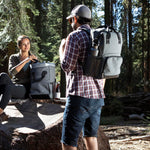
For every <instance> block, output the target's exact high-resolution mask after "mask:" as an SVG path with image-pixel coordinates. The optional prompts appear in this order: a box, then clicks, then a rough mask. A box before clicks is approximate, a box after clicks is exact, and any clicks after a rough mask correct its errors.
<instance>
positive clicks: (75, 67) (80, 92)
mask: <svg viewBox="0 0 150 150" xmlns="http://www.w3.org/2000/svg"><path fill="white" fill-rule="evenodd" d="M82 28H90V26H89V25H81V26H80V27H78V29H77V30H75V31H73V32H71V33H70V34H69V35H68V37H67V39H66V45H65V49H64V53H65V55H64V57H63V59H62V60H61V67H62V69H63V70H64V71H65V73H66V82H67V83H66V86H67V89H66V96H68V95H76V96H81V97H85V98H92V99H99V98H105V95H104V89H103V84H104V82H103V80H102V79H93V77H89V76H85V75H83V69H82V65H81V63H83V62H84V58H85V55H86V51H87V47H88V43H89V36H88V34H87V33H86V32H85V31H83V30H82ZM95 67H96V66H95Z"/></svg>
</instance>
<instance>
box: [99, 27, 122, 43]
mask: <svg viewBox="0 0 150 150" xmlns="http://www.w3.org/2000/svg"><path fill="white" fill-rule="evenodd" d="M98 28H105V29H108V33H109V32H110V31H109V29H111V30H113V31H114V32H115V33H116V34H117V37H118V43H119V44H121V37H120V35H119V33H118V32H117V31H116V30H115V29H114V28H113V27H110V26H107V25H104V26H99V27H98ZM98 28H97V29H98ZM107 43H109V34H108V35H107Z"/></svg>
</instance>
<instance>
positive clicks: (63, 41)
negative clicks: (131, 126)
mask: <svg viewBox="0 0 150 150" xmlns="http://www.w3.org/2000/svg"><path fill="white" fill-rule="evenodd" d="M65 45H66V39H62V40H61V44H60V47H59V57H60V61H62V59H63V58H64V49H65Z"/></svg>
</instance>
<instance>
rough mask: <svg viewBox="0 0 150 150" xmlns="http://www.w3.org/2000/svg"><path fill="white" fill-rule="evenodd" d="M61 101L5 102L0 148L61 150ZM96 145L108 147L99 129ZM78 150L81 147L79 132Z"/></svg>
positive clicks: (108, 148) (6, 149)
mask: <svg viewBox="0 0 150 150" xmlns="http://www.w3.org/2000/svg"><path fill="white" fill-rule="evenodd" d="M64 107H65V106H64V105H60V104H59V105H58V104H52V103H36V102H33V101H26V102H24V103H20V104H19V103H17V104H16V105H8V106H7V107H6V110H5V112H6V113H7V114H8V115H10V119H9V120H8V121H6V122H3V123H2V124H1V125H0V150H1V149H3V150H10V149H13V150H61V142H60V139H61V130H62V120H63V111H64ZM98 143H99V149H101V150H110V146H109V141H108V138H107V137H106V135H105V134H104V132H103V131H102V129H101V128H100V127H99V130H98ZM78 150H85V145H84V142H83V139H82V134H80V137H79V141H78Z"/></svg>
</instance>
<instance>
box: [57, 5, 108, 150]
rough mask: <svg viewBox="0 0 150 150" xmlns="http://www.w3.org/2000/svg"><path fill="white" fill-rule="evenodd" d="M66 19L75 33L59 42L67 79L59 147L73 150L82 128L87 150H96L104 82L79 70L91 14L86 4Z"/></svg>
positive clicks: (87, 39) (82, 59)
mask: <svg viewBox="0 0 150 150" xmlns="http://www.w3.org/2000/svg"><path fill="white" fill-rule="evenodd" d="M67 19H68V20H69V22H70V24H71V26H72V28H73V30H74V31H73V32H71V33H70V34H69V35H68V37H67V39H66V40H62V42H61V45H60V49H59V52H60V61H61V67H62V69H63V70H64V71H65V73H66V80H67V89H66V96H67V103H66V108H65V112H64V119H63V129H62V140H61V141H62V143H63V144H62V146H63V149H70V150H71V149H73V150H74V149H76V147H77V140H78V137H79V134H80V132H81V130H82V129H83V136H84V139H85V144H86V146H87V148H88V149H89V150H97V149H98V146H97V138H96V137H97V130H98V127H99V123H100V114H101V108H102V106H104V98H105V95H104V91H103V88H104V80H98V79H93V77H89V76H84V75H83V68H82V63H84V60H85V57H86V54H87V48H88V45H89V35H88V34H87V33H86V32H85V31H84V30H82V29H83V28H87V29H90V26H89V23H90V22H91V11H90V9H89V8H88V7H87V6H85V5H78V6H76V7H75V8H74V9H73V10H72V12H71V14H70V16H68V17H67ZM95 67H96V66H95Z"/></svg>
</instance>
